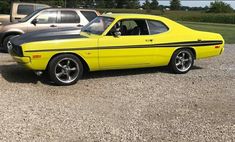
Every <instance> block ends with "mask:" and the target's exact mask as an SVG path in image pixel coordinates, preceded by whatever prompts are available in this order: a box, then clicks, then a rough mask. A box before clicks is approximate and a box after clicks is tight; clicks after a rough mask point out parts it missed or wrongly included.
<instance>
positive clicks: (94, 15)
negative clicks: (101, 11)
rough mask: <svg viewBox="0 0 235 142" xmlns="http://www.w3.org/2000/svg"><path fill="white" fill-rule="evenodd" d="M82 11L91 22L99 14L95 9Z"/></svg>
mask: <svg viewBox="0 0 235 142" xmlns="http://www.w3.org/2000/svg"><path fill="white" fill-rule="evenodd" d="M81 13H82V14H83V15H84V16H85V17H86V19H87V20H88V21H89V22H90V21H92V20H93V19H95V18H96V17H97V14H96V13H95V12H94V11H81Z"/></svg>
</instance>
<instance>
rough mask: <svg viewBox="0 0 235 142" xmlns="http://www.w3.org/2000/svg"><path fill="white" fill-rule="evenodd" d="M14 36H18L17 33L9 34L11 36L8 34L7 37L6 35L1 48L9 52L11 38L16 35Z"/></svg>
mask: <svg viewBox="0 0 235 142" xmlns="http://www.w3.org/2000/svg"><path fill="white" fill-rule="evenodd" d="M14 36H16V35H9V36H7V37H5V38H4V40H3V44H2V48H1V50H2V51H3V52H5V53H7V52H8V49H9V47H10V46H11V45H10V44H11V43H10V39H11V38H12V37H14Z"/></svg>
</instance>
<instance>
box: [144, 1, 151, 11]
mask: <svg viewBox="0 0 235 142" xmlns="http://www.w3.org/2000/svg"><path fill="white" fill-rule="evenodd" d="M143 8H144V9H145V10H146V11H147V13H150V12H151V3H150V2H149V0H145V2H144V4H143Z"/></svg>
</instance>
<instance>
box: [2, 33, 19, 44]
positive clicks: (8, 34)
mask: <svg viewBox="0 0 235 142" xmlns="http://www.w3.org/2000/svg"><path fill="white" fill-rule="evenodd" d="M21 34H22V33H19V32H9V33H6V34H5V35H4V36H3V38H2V41H1V43H2V42H3V41H4V39H5V38H6V37H8V36H10V35H21Z"/></svg>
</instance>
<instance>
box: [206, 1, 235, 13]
mask: <svg viewBox="0 0 235 142" xmlns="http://www.w3.org/2000/svg"><path fill="white" fill-rule="evenodd" d="M209 12H212V13H232V12H233V8H232V7H231V5H230V4H227V3H225V2H223V1H219V0H215V2H211V4H210V8H209Z"/></svg>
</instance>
